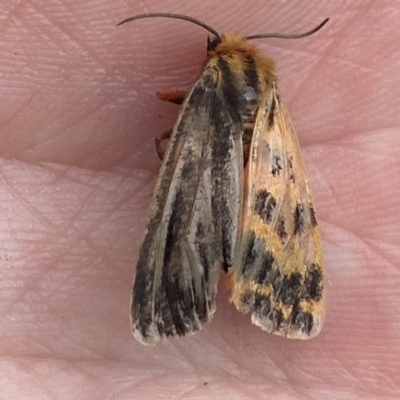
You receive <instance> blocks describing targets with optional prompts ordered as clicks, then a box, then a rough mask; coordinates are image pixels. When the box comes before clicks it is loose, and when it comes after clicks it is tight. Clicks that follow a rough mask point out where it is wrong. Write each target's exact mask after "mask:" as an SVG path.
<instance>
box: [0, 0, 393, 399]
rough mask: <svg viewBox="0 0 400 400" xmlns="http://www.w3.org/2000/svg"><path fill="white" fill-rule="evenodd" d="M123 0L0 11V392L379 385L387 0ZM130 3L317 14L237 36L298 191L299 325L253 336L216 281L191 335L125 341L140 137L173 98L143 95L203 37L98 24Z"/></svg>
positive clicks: (143, 393)
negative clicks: (295, 142)
mask: <svg viewBox="0 0 400 400" xmlns="http://www.w3.org/2000/svg"><path fill="white" fill-rule="evenodd" d="M133 3H134V2H133ZM133 3H129V4H128V3H127V5H126V7H121V6H117V7H115V4H114V3H112V2H108V3H104V4H102V6H100V5H99V4H98V3H93V4H88V3H82V4H78V3H77V4H76V5H74V6H73V7H72V3H71V5H68V4H63V5H61V6H60V5H50V4H46V5H44V3H43V4H41V3H40V5H39V3H38V4H36V5H35V2H34V3H32V2H31V3H29V4H28V3H27V4H21V5H20V6H19V7H18V8H13V6H12V5H11V3H10V4H8V5H6V6H5V7H3V15H6V16H7V18H6V19H4V20H3V24H2V27H3V29H2V35H1V37H0V43H1V48H2V51H1V53H0V54H2V62H1V63H0V77H1V79H2V83H1V88H2V91H3V95H2V96H0V98H1V101H2V104H1V112H0V119H1V122H0V126H1V128H0V134H1V145H0V155H1V157H2V164H1V175H0V176H1V182H2V183H1V185H0V198H1V203H0V204H1V210H0V218H1V221H2V222H1V223H0V229H1V235H2V240H1V244H0V282H1V291H0V296H1V302H0V304H1V313H0V318H1V320H0V321H1V322H0V340H1V347H0V349H1V350H0V351H1V355H2V358H1V364H0V371H1V372H0V373H1V376H2V381H1V382H2V394H3V396H5V397H6V398H16V399H19V398H20V399H22V398H30V399H47V398H49V399H50V398H66V399H74V400H75V399H94V398H110V397H112V396H115V398H118V399H123V398H124V399H125V398H140V399H147V398H157V397H158V398H163V399H169V398H175V397H177V398H178V397H179V398H185V399H191V398H233V399H250V398H251V399H252V398H254V399H259V398H261V399H269V398H274V399H275V398H277V399H278V398H279V399H303V398H316V399H321V398H324V399H330V398H332V399H336V398H338V397H341V398H346V399H351V400H352V399H361V398H362V399H365V398H367V399H369V398H374V399H375V398H376V399H378V398H382V399H383V398H385V399H386V398H389V397H395V394H396V393H397V394H398V392H399V385H398V371H399V369H400V365H399V360H400V336H399V333H398V332H399V329H400V317H399V315H398V314H399V313H398V308H399V303H400V290H399V287H400V278H399V276H400V274H399V261H398V260H399V256H400V251H399V248H400V239H399V238H400V228H399V227H400V218H399V215H400V205H399V204H400V203H399V201H398V192H399V190H398V188H399V187H400V186H399V185H400V178H399V177H400V163H399V161H398V158H399V156H398V150H399V145H400V133H399V128H398V126H399V122H400V121H399V116H398V104H397V98H398V93H397V92H398V88H399V80H400V75H399V68H398V65H399V60H400V59H399V52H398V51H397V48H398V42H399V40H400V33H398V32H399V30H398V29H397V25H398V23H397V21H398V20H399V11H398V7H397V8H396V7H395V5H397V3H396V2H395V1H392V2H390V1H389V2H386V3H385V4H384V5H382V4H380V3H376V4H375V3H374V4H372V5H371V4H365V5H364V6H362V7H361V6H356V5H353V4H349V5H346V4H342V3H340V4H339V3H338V4H334V3H332V4H329V5H328V6H327V7H325V8H324V7H321V6H320V2H312V3H311V2H307V5H306V4H305V3H300V2H299V3H297V4H293V3H292V2H282V3H280V2H268V3H269V4H266V2H262V1H254V2H251V3H250V5H249V3H248V2H241V3H239V4H236V3H235V4H234V5H233V3H232V5H231V6H229V7H227V6H226V4H225V3H222V2H221V3H220V4H219V5H217V6H216V5H215V3H212V5H211V6H209V7H208V6H207V4H205V3H204V1H202V2H190V7H189V6H188V4H189V3H188V2H175V3H174V4H173V6H172V5H166V6H162V5H161V3H157V4H156V3H154V4H153V3H151V2H148V4H146V5H145V7H144V8H139V7H138V6H136V5H134V4H133ZM141 4H142V3H141ZM317 4H318V5H319V7H315V6H316V5H317ZM147 11H166V12H177V13H186V14H189V15H191V16H194V17H197V18H199V19H201V20H203V21H205V22H206V23H207V24H210V25H211V26H212V27H214V28H215V29H216V30H218V31H224V30H233V31H238V32H242V33H243V34H249V35H250V34H256V33H264V32H271V31H273V32H276V31H279V32H282V33H298V32H302V31H306V30H309V29H311V28H312V27H314V26H315V25H317V24H318V23H320V22H321V21H322V20H323V19H324V18H325V17H330V18H331V20H330V21H329V23H328V24H327V25H326V26H325V27H324V28H323V29H322V30H321V31H320V32H318V33H316V34H315V35H314V36H311V37H309V38H305V39H302V40H298V41H297V40H285V41H284V40H277V39H270V40H268V39H266V40H262V39H260V40H257V41H254V43H255V44H257V46H259V48H260V49H261V51H262V52H263V53H264V54H266V55H269V56H271V57H273V58H274V59H275V61H276V63H277V65H278V72H279V78H280V81H279V84H280V86H279V87H280V91H281V93H282V95H283V97H284V99H285V101H286V104H287V106H288V109H289V111H290V113H291V116H292V119H293V122H294V124H295V127H296V131H297V133H298V136H299V140H300V143H301V145H302V149H303V152H304V157H305V161H306V164H307V167H308V171H309V176H310V180H311V184H312V188H313V193H314V198H315V203H316V209H317V213H318V217H319V223H320V227H321V230H322V237H323V245H324V251H325V262H326V271H327V278H328V279H327V288H328V309H327V318H326V323H325V327H324V329H323V331H322V333H321V335H320V336H319V337H317V338H315V339H313V340H310V341H306V342H302V341H289V340H285V339H281V338H278V337H275V336H271V335H268V334H267V333H265V332H262V331H261V330H260V329H259V328H257V327H255V326H253V325H251V323H250V318H249V316H248V315H241V314H239V313H238V312H237V311H236V310H235V309H234V307H233V306H232V305H230V304H229V303H228V295H229V294H228V292H227V291H226V285H225V282H224V281H225V279H224V278H222V279H221V284H220V295H219V298H218V309H217V312H216V315H215V317H214V320H213V321H212V322H211V323H210V324H208V325H207V326H205V327H204V329H203V330H202V331H201V332H200V333H198V334H197V335H195V336H193V337H187V338H184V339H174V340H170V341H165V342H163V343H162V344H160V345H159V346H157V347H156V348H147V347H144V346H142V345H140V344H139V343H138V342H136V341H135V340H134V339H133V338H132V336H131V333H130V323H129V296H130V291H131V287H132V280H133V276H134V267H135V262H136V260H137V251H138V249H139V246H140V242H141V238H142V235H143V231H144V229H145V214H146V209H147V207H148V204H149V201H150V196H151V192H152V189H153V186H154V182H155V179H156V176H157V172H158V168H159V165H160V161H159V159H158V156H157V154H156V151H155V148H154V137H156V136H158V135H159V134H160V133H162V132H164V131H165V130H166V129H168V128H170V127H171V126H172V124H173V122H174V119H175V118H176V116H177V112H178V106H175V105H170V104H166V103H163V102H160V101H158V100H157V99H156V95H155V94H156V92H157V91H158V90H162V89H171V88H175V87H178V88H184V89H185V88H188V87H190V85H191V84H193V83H194V81H195V80H196V77H197V76H198V74H199V73H200V72H201V69H200V66H201V64H202V62H203V61H204V56H205V43H206V36H207V33H206V32H205V31H203V30H202V29H201V28H199V27H196V26H194V25H191V24H189V23H187V22H184V21H176V20H166V19H149V20H143V21H136V22H134V23H132V24H127V25H124V26H121V27H118V28H117V27H116V24H117V23H118V22H120V21H121V20H123V19H124V18H126V17H128V16H131V15H135V14H137V13H142V12H147Z"/></svg>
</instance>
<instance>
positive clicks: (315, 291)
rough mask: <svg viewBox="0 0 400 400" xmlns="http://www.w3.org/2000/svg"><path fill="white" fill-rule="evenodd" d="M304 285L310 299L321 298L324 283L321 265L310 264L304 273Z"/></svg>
mask: <svg viewBox="0 0 400 400" xmlns="http://www.w3.org/2000/svg"><path fill="white" fill-rule="evenodd" d="M305 285H306V292H307V294H308V296H309V298H310V299H311V300H316V301H318V300H321V298H322V292H323V290H324V287H323V286H324V283H323V275H322V271H321V267H320V266H319V265H317V264H312V265H311V267H310V268H309V270H308V271H307V274H306V278H305Z"/></svg>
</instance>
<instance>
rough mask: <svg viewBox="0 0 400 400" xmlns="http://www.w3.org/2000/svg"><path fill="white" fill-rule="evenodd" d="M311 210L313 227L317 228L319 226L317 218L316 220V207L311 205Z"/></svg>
mask: <svg viewBox="0 0 400 400" xmlns="http://www.w3.org/2000/svg"><path fill="white" fill-rule="evenodd" d="M309 208H310V219H311V225H312V226H313V227H315V226H317V225H318V222H317V218H316V216H315V210H314V207H313V206H312V205H310V206H309Z"/></svg>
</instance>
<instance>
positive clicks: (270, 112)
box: [267, 96, 276, 129]
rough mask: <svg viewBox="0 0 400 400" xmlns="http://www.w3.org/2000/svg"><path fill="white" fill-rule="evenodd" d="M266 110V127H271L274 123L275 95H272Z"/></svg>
mask: <svg viewBox="0 0 400 400" xmlns="http://www.w3.org/2000/svg"><path fill="white" fill-rule="evenodd" d="M267 112H268V129H271V128H272V127H273V126H274V124H275V114H276V101H275V96H274V97H272V101H271V105H270V108H269V110H267Z"/></svg>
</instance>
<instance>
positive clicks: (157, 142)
mask: <svg viewBox="0 0 400 400" xmlns="http://www.w3.org/2000/svg"><path fill="white" fill-rule="evenodd" d="M171 134H172V128H170V129H168V130H166V131H165V132H164V133H163V134H162V135H160V136H159V137H156V138H154V143H155V145H156V151H157V154H158V157H160V160H162V159H163V158H164V154H165V150H164V149H163V148H162V146H161V143H162V142H163V141H164V140H168V139H169V138H170V137H171Z"/></svg>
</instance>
